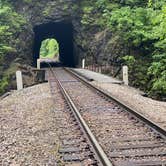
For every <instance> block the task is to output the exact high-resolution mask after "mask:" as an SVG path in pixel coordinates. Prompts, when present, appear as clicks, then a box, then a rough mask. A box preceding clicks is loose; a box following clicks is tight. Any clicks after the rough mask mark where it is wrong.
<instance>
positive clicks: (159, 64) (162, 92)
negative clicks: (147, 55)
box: [148, 54, 166, 97]
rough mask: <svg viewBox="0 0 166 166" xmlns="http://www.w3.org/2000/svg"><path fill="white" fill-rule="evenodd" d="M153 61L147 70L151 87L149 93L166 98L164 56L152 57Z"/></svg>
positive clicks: (165, 59)
mask: <svg viewBox="0 0 166 166" xmlns="http://www.w3.org/2000/svg"><path fill="white" fill-rule="evenodd" d="M153 59H154V61H153V62H152V65H151V66H150V67H149V69H148V74H149V76H150V77H151V84H152V87H151V89H150V93H151V94H152V95H156V96H158V97H161V96H165V97H166V54H161V55H154V56H153Z"/></svg>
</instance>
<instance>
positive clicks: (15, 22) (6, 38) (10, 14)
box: [0, 0, 26, 93]
mask: <svg viewBox="0 0 166 166" xmlns="http://www.w3.org/2000/svg"><path fill="white" fill-rule="evenodd" d="M25 23H26V21H25V20H24V18H23V17H22V16H21V15H19V14H18V13H16V12H15V11H14V9H13V8H12V6H11V5H10V3H8V2H7V1H5V0H0V93H2V92H4V90H5V89H6V87H7V86H8V84H9V83H8V81H9V77H10V76H8V75H5V74H4V71H5V66H7V65H9V64H6V62H4V61H5V58H6V56H7V55H9V54H10V56H11V55H13V54H15V53H16V52H17V44H18V42H19V41H18V39H17V38H18V35H19V33H20V32H21V31H22V28H23V26H24V25H25Z"/></svg>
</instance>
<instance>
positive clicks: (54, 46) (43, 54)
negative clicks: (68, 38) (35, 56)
mask: <svg viewBox="0 0 166 166" xmlns="http://www.w3.org/2000/svg"><path fill="white" fill-rule="evenodd" d="M58 56H59V44H58V42H57V41H56V40H55V39H46V40H44V41H42V44H41V48H40V58H55V57H58Z"/></svg>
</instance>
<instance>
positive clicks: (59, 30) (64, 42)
mask: <svg viewBox="0 0 166 166" xmlns="http://www.w3.org/2000/svg"><path fill="white" fill-rule="evenodd" d="M33 30H34V34H35V36H34V46H33V65H34V66H36V62H37V59H38V58H39V56H40V55H39V54H40V47H41V43H42V41H43V40H45V39H47V38H55V39H56V40H57V42H58V44H59V57H60V58H59V60H60V63H61V65H63V66H66V67H75V66H76V65H77V64H76V62H75V56H74V44H73V26H72V23H71V22H50V23H46V24H41V25H37V26H35V27H34V28H33Z"/></svg>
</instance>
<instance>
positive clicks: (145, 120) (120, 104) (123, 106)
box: [64, 68, 166, 139]
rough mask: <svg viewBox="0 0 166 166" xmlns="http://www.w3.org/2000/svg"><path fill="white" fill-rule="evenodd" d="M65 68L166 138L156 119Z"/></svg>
mask: <svg viewBox="0 0 166 166" xmlns="http://www.w3.org/2000/svg"><path fill="white" fill-rule="evenodd" d="M64 69H65V70H66V71H67V72H69V73H70V74H72V75H73V76H74V77H75V78H77V79H79V80H80V81H81V82H82V83H84V84H85V85H86V86H88V87H89V88H90V89H92V90H94V91H98V92H99V93H100V94H102V95H103V96H105V97H107V98H109V99H111V100H113V101H114V102H115V103H117V104H118V105H119V106H121V107H122V108H124V109H125V110H126V111H127V112H129V113H130V114H131V115H133V116H134V117H135V118H137V119H138V120H141V121H142V122H143V123H144V124H147V125H148V126H149V127H150V128H151V129H152V130H153V131H154V132H156V133H158V134H160V135H161V136H162V137H163V138H164V139H166V130H165V129H164V128H162V127H161V126H159V125H158V124H156V123H155V122H154V121H152V120H150V119H149V118H147V117H145V116H144V115H142V114H141V113H139V112H138V111H136V110H134V109H133V108H131V107H129V106H128V105H126V104H125V103H123V102H122V101H120V100H119V99H117V98H115V97H114V96H112V95H111V94H110V93H108V92H106V91H104V90H103V89H101V88H98V87H96V86H94V85H92V84H91V83H89V82H88V81H87V80H86V79H84V78H83V77H82V76H80V75H78V74H77V73H76V72H75V71H74V70H73V69H69V68H64Z"/></svg>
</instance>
